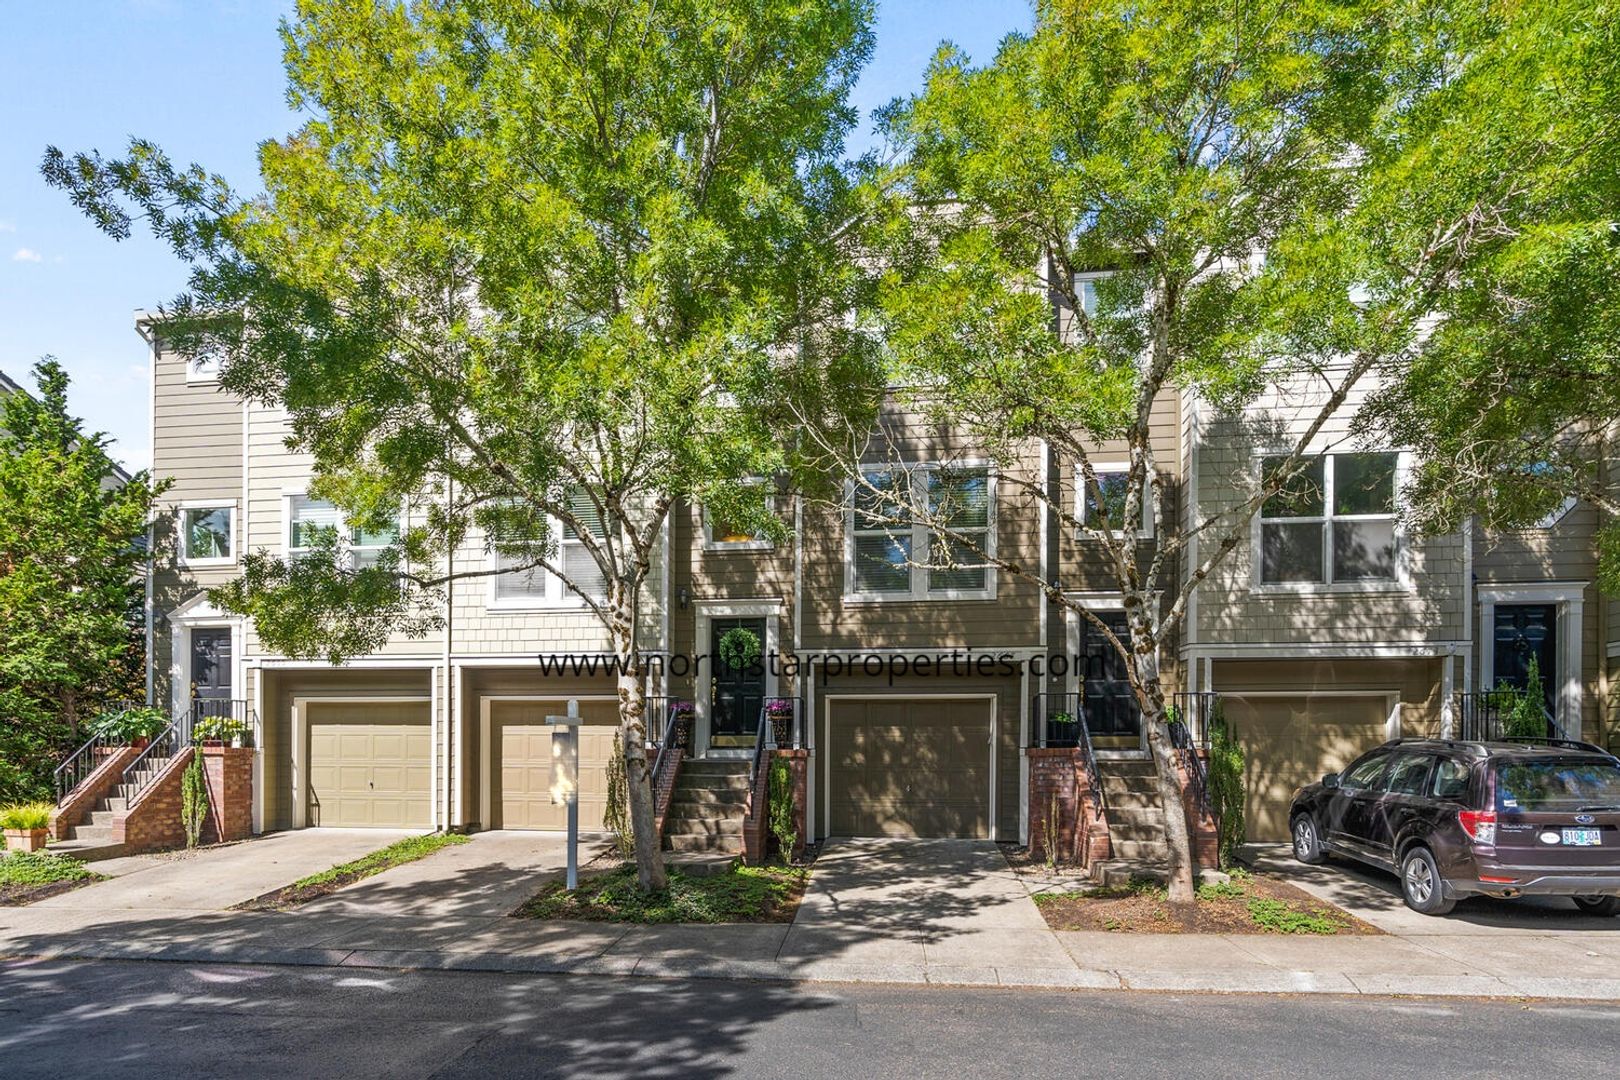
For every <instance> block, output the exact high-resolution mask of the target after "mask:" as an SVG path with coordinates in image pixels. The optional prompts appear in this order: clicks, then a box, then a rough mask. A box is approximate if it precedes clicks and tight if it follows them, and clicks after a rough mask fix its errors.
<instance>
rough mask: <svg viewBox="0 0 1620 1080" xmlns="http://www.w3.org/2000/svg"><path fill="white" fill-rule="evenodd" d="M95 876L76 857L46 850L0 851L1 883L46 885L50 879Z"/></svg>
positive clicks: (73, 879)
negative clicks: (9, 852)
mask: <svg viewBox="0 0 1620 1080" xmlns="http://www.w3.org/2000/svg"><path fill="white" fill-rule="evenodd" d="M95 876H96V875H95V874H93V873H91V872H90V871H89V870H87V869H85V865H84V863H82V862H80V861H79V860H78V859H70V858H68V857H67V856H65V855H53V854H51V853H50V852H47V851H13V852H12V853H11V854H9V855H0V885H48V884H50V883H51V882H53V881H79V880H82V879H83V878H90V877H95Z"/></svg>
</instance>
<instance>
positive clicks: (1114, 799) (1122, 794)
mask: <svg viewBox="0 0 1620 1080" xmlns="http://www.w3.org/2000/svg"><path fill="white" fill-rule="evenodd" d="M1103 802H1104V803H1106V804H1107V805H1108V813H1109V814H1110V815H1112V814H1113V813H1114V812H1115V811H1119V810H1155V811H1156V810H1158V809H1159V793H1158V792H1156V791H1153V792H1148V791H1109V792H1104V793H1103Z"/></svg>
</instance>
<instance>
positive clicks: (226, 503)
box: [175, 499, 239, 567]
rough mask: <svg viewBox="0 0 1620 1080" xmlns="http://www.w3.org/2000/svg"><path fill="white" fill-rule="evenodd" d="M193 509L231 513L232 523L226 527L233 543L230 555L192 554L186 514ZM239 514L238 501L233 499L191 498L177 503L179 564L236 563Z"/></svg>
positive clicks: (187, 565) (191, 565) (224, 564)
mask: <svg viewBox="0 0 1620 1080" xmlns="http://www.w3.org/2000/svg"><path fill="white" fill-rule="evenodd" d="M192 510H224V511H226V512H228V513H229V514H230V525H229V526H227V528H226V532H227V533H228V534H229V536H230V544H231V553H230V554H229V555H226V556H224V557H214V556H207V557H201V558H199V557H195V556H193V555H192V554H191V552H190V546H191V542H190V530H189V529H188V528H187V527H186V514H187V512H189V511H192ZM237 516H238V515H237V512H236V502H235V500H233V499H191V500H188V501H186V502H182V503H178V504H176V506H175V519H176V522H177V524H178V529H177V530H176V531H177V532H179V534H180V536H179V541H180V542H179V545H178V552H179V560H178V561H179V565H181V566H186V567H202V566H234V565H236V552H237V549H238V546H239V545H238V544H237V540H236V519H237Z"/></svg>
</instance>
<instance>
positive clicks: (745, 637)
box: [720, 626, 764, 671]
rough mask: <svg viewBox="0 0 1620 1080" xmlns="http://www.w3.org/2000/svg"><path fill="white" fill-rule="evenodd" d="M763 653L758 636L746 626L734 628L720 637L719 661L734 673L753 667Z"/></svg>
mask: <svg viewBox="0 0 1620 1080" xmlns="http://www.w3.org/2000/svg"><path fill="white" fill-rule="evenodd" d="M763 652H764V650H763V648H762V647H761V646H760V643H759V635H758V634H756V633H754V632H753V631H752V630H750V629H748V627H746V626H734V627H732V628H731V629H730V630H727V631H726V632H725V633H724V634H721V635H720V659H722V660H724V661H725V662H726V665H727V666H728V667H730V668H732V669H733V670H735V671H742V670H744V669H746V668H750V667H753V666H754V665H755V664H757V663H758V662H759V658H760V656H761V655H763Z"/></svg>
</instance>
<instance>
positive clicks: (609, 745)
mask: <svg viewBox="0 0 1620 1080" xmlns="http://www.w3.org/2000/svg"><path fill="white" fill-rule="evenodd" d="M489 708H490V712H489V717H490V745H491V748H492V749H493V750H494V752H495V754H496V758H495V760H494V762H493V763H492V764H493V766H494V767H493V768H491V769H490V777H491V783H492V784H494V787H495V790H494V791H493V792H491V799H490V802H491V809H492V811H493V813H494V816H495V820H494V822H493V824H492V827H493V828H496V829H566V828H567V827H568V807H566V806H563V805H560V804H553V803H552V801H551V731H552V729H551V728H550V727H549V726H547V725H546V722H545V718H546V717H547V716H560V715H562V714H563V713H565V712H567V710H568V703H567V702H566V701H493V702H490V707H489ZM579 711H580V715H581V716H583V717H584V718H585V724H584V726H583V727H582V728H581V729H580V733H579V827H580V828H581V829H600V828H601V827H602V811H603V810H604V809H605V807H606V805H607V763H608V758H609V757H611V756H612V754H613V740H614V738H615V736H617V734H618V730H619V729H618V724H619V704H618V702H617V701H582V702H580V703H579Z"/></svg>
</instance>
